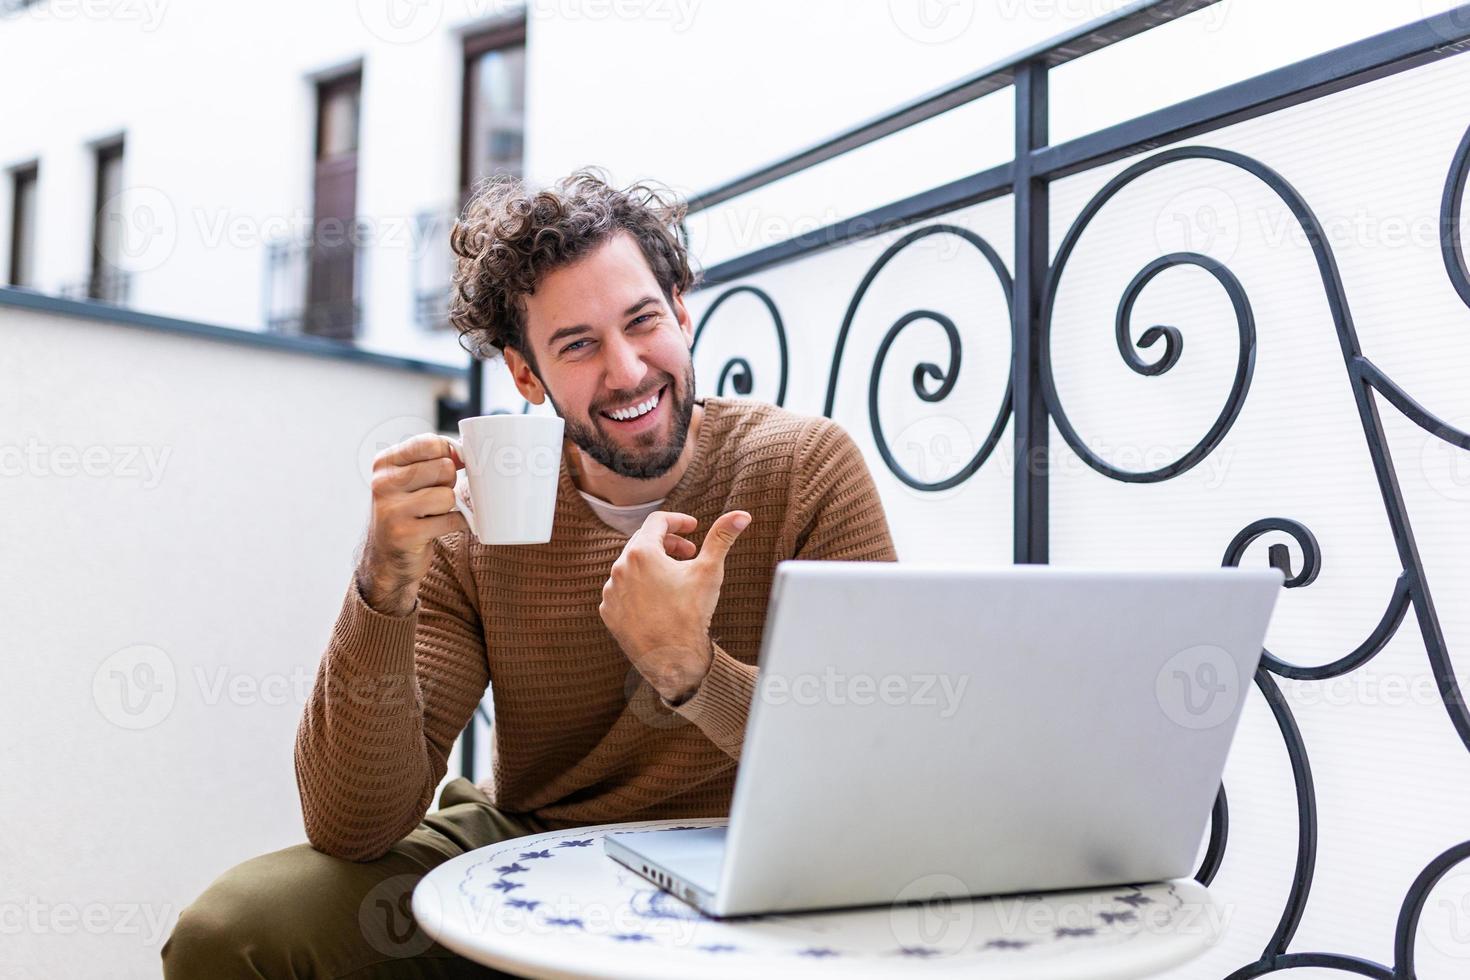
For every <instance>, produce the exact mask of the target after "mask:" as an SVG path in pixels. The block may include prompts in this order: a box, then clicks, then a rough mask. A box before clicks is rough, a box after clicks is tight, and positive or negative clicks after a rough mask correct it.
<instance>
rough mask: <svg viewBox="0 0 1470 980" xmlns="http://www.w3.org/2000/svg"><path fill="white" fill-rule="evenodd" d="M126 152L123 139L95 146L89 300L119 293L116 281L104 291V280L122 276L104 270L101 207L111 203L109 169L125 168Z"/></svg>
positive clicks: (115, 270) (110, 296)
mask: <svg viewBox="0 0 1470 980" xmlns="http://www.w3.org/2000/svg"><path fill="white" fill-rule="evenodd" d="M126 148H127V141H126V139H125V138H124V137H121V136H118V137H115V138H113V139H109V140H104V141H102V142H100V143H94V144H93V145H92V262H91V268H90V269H89V270H88V274H87V289H86V293H87V298H88V299H94V300H97V299H109V298H112V297H115V295H116V293H117V280H116V278H114V279H113V280H112V281H111V282H110V283H109V284H108V285H107V286H106V287H105V288H104V279H103V277H104V276H112V277H118V276H120V275H121V272H120V270H118V269H116V268H114V269H112V270H110V271H109V270H107V269H105V268H103V257H102V240H103V229H102V223H103V221H105V220H106V217H105V216H104V215H103V213H102V205H104V204H106V203H107V200H108V199H107V197H105V196H104V195H105V194H106V192H107V181H106V177H105V174H106V172H107V168H108V166H110V165H111V164H113V163H116V164H117V165H118V166H122V161H123V153H124V151H125V150H126Z"/></svg>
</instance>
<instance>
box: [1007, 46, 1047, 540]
mask: <svg viewBox="0 0 1470 980" xmlns="http://www.w3.org/2000/svg"><path fill="white" fill-rule="evenodd" d="M1015 92H1016V159H1015V166H1014V170H1013V178H1012V187H1013V188H1014V189H1013V192H1012V193H1013V195H1014V197H1013V202H1014V206H1015V221H1016V275H1015V283H1016V284H1015V299H1014V302H1013V304H1012V312H1011V334H1012V344H1013V348H1012V349H1013V350H1014V351H1015V356H1014V358H1013V359H1012V361H1011V386H1012V391H1013V399H1014V402H1013V404H1014V406H1015V415H1014V420H1015V421H1014V424H1015V433H1014V435H1015V481H1014V489H1015V507H1014V511H1013V514H1014V517H1013V519H1014V522H1015V527H1014V541H1015V547H1014V554H1013V560H1014V561H1015V562H1017V563H1018V564H1045V563H1046V561H1047V560H1048V557H1049V555H1048V547H1047V545H1048V535H1047V524H1048V520H1049V511H1050V494H1049V487H1048V483H1047V466H1048V462H1047V454H1048V451H1049V447H1048V445H1047V442H1048V437H1049V432H1048V428H1047V412H1046V402H1045V400H1044V399H1043V397H1042V389H1041V362H1040V358H1041V357H1042V356H1044V354H1045V352H1044V351H1042V350H1041V343H1040V341H1041V321H1040V312H1041V304H1042V290H1043V288H1044V286H1045V284H1046V273H1047V261H1048V254H1047V253H1048V251H1049V249H1048V228H1047V222H1048V220H1049V218H1050V213H1051V212H1050V207H1049V201H1048V197H1049V188H1048V185H1047V181H1046V178H1045V177H1037V176H1034V175H1033V173H1032V156H1031V153H1032V151H1033V150H1038V149H1041V148H1042V147H1044V146H1046V143H1047V139H1048V136H1047V67H1046V64H1045V63H1044V62H1042V61H1032V62H1028V63H1026V64H1024V65H1021V66H1020V67H1019V68H1018V69H1017V70H1016V89H1015Z"/></svg>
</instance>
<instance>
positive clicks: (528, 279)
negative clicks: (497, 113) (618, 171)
mask: <svg viewBox="0 0 1470 980" xmlns="http://www.w3.org/2000/svg"><path fill="white" fill-rule="evenodd" d="M686 211H687V208H686V205H685V204H684V203H683V202H682V201H680V200H678V198H677V197H675V196H674V194H673V193H672V192H670V191H667V190H666V189H663V188H660V187H658V186H656V185H654V184H652V183H636V184H633V185H631V186H629V187H627V188H625V189H623V190H617V189H615V188H614V187H612V186H611V185H610V184H609V182H608V177H607V173H606V171H605V170H603V169H602V168H600V167H583V168H581V169H579V170H577V171H575V172H573V173H572V174H570V175H568V176H567V177H564V178H562V179H561V180H560V181H558V182H557V183H556V184H555V185H553V186H552V187H548V188H545V189H542V190H539V191H533V190H531V189H530V188H528V187H527V186H526V183H525V182H524V181H523V180H521V179H520V178H517V177H512V176H510V175H507V174H500V175H497V176H495V177H491V178H488V179H486V180H485V181H483V182H481V183H480V185H479V186H478V187H477V188H476V189H475V193H474V195H473V197H472V198H471V199H470V202H469V204H467V205H466V206H465V210H464V214H463V215H462V216H461V217H460V218H459V220H458V221H456V222H455V223H454V230H453V231H451V232H450V236H449V241H450V247H451V248H452V249H453V250H454V255H455V260H454V266H455V268H454V279H453V282H454V294H453V297H452V298H451V300H450V306H449V320H450V322H451V323H453V324H454V327H455V329H456V330H458V331H459V333H460V346H461V347H464V348H465V349H466V350H468V351H469V352H470V353H472V354H474V355H475V356H477V357H491V356H494V354H495V353H496V352H497V351H498V352H500V353H503V352H504V351H505V349H506V348H507V347H514V348H515V349H516V351H517V352H518V353H519V354H520V355H521V356H522V357H524V358H525V359H526V361H527V362H528V363H529V364H530V365H531V367H532V368H533V369H535V367H536V360H535V358H534V356H532V353H531V351H530V345H529V344H527V343H526V336H525V331H526V317H525V310H524V308H523V305H522V303H521V300H522V298H523V297H524V296H526V295H529V294H531V293H534V292H535V291H536V285H537V283H539V282H540V280H541V277H542V276H543V275H545V274H546V273H548V272H550V271H552V270H554V269H557V268H559V267H561V266H564V265H567V264H568V263H570V262H573V261H574V260H576V259H578V258H580V257H581V256H583V255H586V254H587V253H588V252H590V251H592V250H593V249H594V248H596V247H597V246H599V245H601V244H603V243H604V242H606V241H607V240H608V239H609V238H611V237H612V236H613V235H614V234H615V233H616V232H618V231H626V232H628V234H630V235H632V236H633V238H634V240H635V241H637V243H638V247H639V248H640V249H641V250H642V252H643V256H644V258H645V259H647V260H648V265H649V267H650V268H651V269H652V270H653V276H654V278H655V279H656V280H657V281H658V284H659V288H661V289H662V290H663V293H664V296H665V297H666V298H667V299H668V300H669V302H670V304H672V303H673V293H674V290H675V289H677V290H679V291H680V292H687V291H688V290H689V289H690V288H691V287H692V286H694V285H695V284H696V283H697V282H698V280H699V275H698V273H697V272H695V271H693V270H692V269H691V267H690V262H689V253H688V249H687V247H686V245H685V242H684V238H683V230H684V229H683V222H684V216H685V214H686ZM466 342H468V346H466ZM492 348H493V350H492Z"/></svg>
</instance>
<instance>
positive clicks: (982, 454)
mask: <svg viewBox="0 0 1470 980" xmlns="http://www.w3.org/2000/svg"><path fill="white" fill-rule="evenodd" d="M930 235H956V236H958V237H959V238H961V239H963V240H964V241H966V242H968V243H969V244H970V245H972V246H974V247H975V249H976V250H978V251H979V252H980V254H981V255H983V256H984V257H985V260H986V261H987V262H989V263H990V268H991V270H992V271H993V272H994V273H995V276H996V278H997V279H998V280H999V282H1000V285H1001V289H1002V290H1003V291H1004V293H1005V300H1006V312H1007V319H1008V320H1009V314H1010V310H1011V306H1012V286H1011V276H1010V272H1009V271H1007V269H1006V266H1005V262H1004V261H1002V260H1001V257H1000V255H999V253H997V252H996V251H995V249H994V248H992V247H991V245H990V243H989V242H987V241H986V240H985V239H983V238H981V237H980V236H979V235H977V234H975V233H974V232H973V231H970V230H969V229H968V228H961V227H960V226H958V225H950V224H933V225H925V226H924V227H922V228H916V229H914V230H913V231H911V232H909V233H908V234H906V235H904V236H903V237H902V238H900V239H898V240H897V241H895V242H894V243H893V244H892V245H889V246H888V248H886V249H884V251H883V254H882V255H880V256H878V259H877V261H875V262H874V263H873V264H872V265H871V266H870V267H869V268H868V271H867V273H866V274H864V276H863V279H862V282H860V283H859V284H858V288H857V292H855V293H854V294H853V297H852V300H851V301H850V302H849V303H848V305H847V313H846V314H845V315H844V316H843V318H842V327H841V329H840V330H839V331H838V332H837V344H836V348H835V350H834V351H833V353H832V367H831V371H830V372H829V374H828V377H827V397H826V400H825V402H824V403H823V407H822V414H823V415H825V416H827V417H828V418H831V417H832V406H833V404H834V402H835V401H836V398H837V376H838V371H839V369H840V368H841V366H842V353H843V351H844V349H845V348H846V347H847V337H848V334H849V333H850V332H851V330H852V324H853V320H854V319H855V318H856V317H857V311H858V307H859V306H861V305H862V301H863V297H864V296H866V295H867V292H868V289H869V287H871V286H872V284H873V281H874V280H875V279H876V278H877V277H878V273H880V272H882V271H883V268H884V267H885V266H887V265H888V263H889V262H890V261H892V260H893V258H894V257H895V256H896V255H898V254H899V253H900V252H902V251H903V250H904V249H906V248H908V247H909V246H910V245H912V244H913V243H914V242H917V241H919V240H921V239H924V238H927V237H929V236H930ZM919 320H929V321H932V322H934V323H937V324H939V326H940V327H941V328H942V329H943V330H944V334H945V338H946V339H947V341H948V343H949V363H948V364H947V365H946V366H945V367H943V368H941V367H940V366H939V365H937V364H933V363H931V362H928V361H923V362H920V363H919V364H917V365H915V367H914V370H913V375H912V383H913V390H914V394H915V395H917V396H918V397H919V398H920V399H921V400H922V401H925V402H930V403H933V402H939V401H942V400H943V399H945V398H946V397H948V396H949V393H950V392H951V391H952V390H953V389H954V386H955V382H956V381H957V380H958V379H959V371H960V359H961V355H962V351H963V347H962V344H961V339H960V332H959V329H958V328H957V327H956V326H955V324H954V321H953V320H951V319H950V318H949V317H947V316H945V315H944V314H942V313H938V312H935V311H933V310H923V309H921V310H912V311H910V312H908V313H905V314H904V315H903V316H901V317H899V318H898V320H897V321H895V322H894V324H893V325H892V326H890V327H889V328H888V332H887V333H885V334H884V335H883V340H882V341H881V342H880V343H879V345H878V351H877V354H876V355H875V357H874V360H873V367H872V369H871V370H870V371H869V373H868V423H869V425H870V427H871V428H872V431H873V440H874V443H875V444H876V446H877V448H878V453H879V455H880V456H882V458H883V462H884V464H885V465H886V466H887V467H888V469H889V471H890V472H891V473H893V475H894V476H896V477H898V479H899V480H901V481H903V483H905V484H906V485H908V486H910V487H913V488H914V489H915V490H921V491H926V492H935V491H939V490H947V489H949V488H950V487H954V486H958V485H959V484H961V483H964V482H965V481H966V480H968V479H969V478H970V476H971V475H972V474H973V473H974V472H975V471H976V470H978V469H979V468H980V467H981V466H982V465H984V463H985V460H986V459H987V458H989V456H990V454H991V453H992V452H993V451H994V450H995V447H996V445H997V444H999V442H1000V437H1001V433H1002V432H1004V431H1005V426H1006V421H1007V420H1008V419H1009V418H1010V414H1011V382H1010V380H1009V375H1008V379H1007V381H1006V388H1005V393H1004V395H1002V397H1001V404H1000V408H999V410H998V411H997V413H996V416H995V420H994V422H993V423H992V424H991V427H990V433H989V434H988V435H987V436H986V438H985V441H984V442H983V443H982V444H981V446H980V448H979V449H978V450H976V452H975V455H974V456H972V457H971V458H970V460H969V461H968V462H966V463H965V464H964V465H963V466H961V467H960V468H959V469H958V470H956V471H955V472H954V473H952V474H950V475H949V476H947V477H945V478H944V479H942V480H937V481H934V482H925V481H923V480H921V479H919V478H917V477H915V476H914V475H913V474H911V473H909V472H908V470H906V469H904V468H903V466H902V465H901V464H900V463H899V462H898V460H897V459H895V458H894V456H893V452H892V451H891V450H890V449H889V446H888V440H887V438H886V437H885V436H884V434H883V423H882V421H881V419H880V418H879V413H878V380H879V378H880V377H881V376H882V372H883V365H884V362H885V361H886V359H887V357H888V351H889V348H890V347H892V346H893V342H894V340H895V339H896V338H897V337H898V335H899V334H900V333H902V332H903V331H904V329H905V328H907V327H908V326H909V325H910V324H912V323H915V322H917V321H919ZM1012 360H1014V355H1013V356H1012V357H1011V358H1009V359H1008V360H1007V363H1010V361H1012ZM930 381H933V382H938V387H937V388H935V389H933V390H930V389H928V388H927V387H926V382H930Z"/></svg>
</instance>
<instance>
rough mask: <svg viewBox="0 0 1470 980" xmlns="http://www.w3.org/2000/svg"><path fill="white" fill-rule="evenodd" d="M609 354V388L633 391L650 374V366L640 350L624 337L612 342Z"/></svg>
mask: <svg viewBox="0 0 1470 980" xmlns="http://www.w3.org/2000/svg"><path fill="white" fill-rule="evenodd" d="M606 352H607V361H606V369H607V386H608V387H609V388H612V389H613V390H615V391H633V390H634V389H636V388H637V387H638V385H640V384H641V383H642V382H643V378H644V375H646V374H648V365H646V364H644V363H643V355H642V354H640V353H639V351H638V348H637V347H636V346H635V345H633V344H630V343H628V341H627V340H626V339H625V338H623V337H618V338H617V339H616V340H613V341H611V342H610V343H609V344H608V345H607V348H606Z"/></svg>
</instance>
